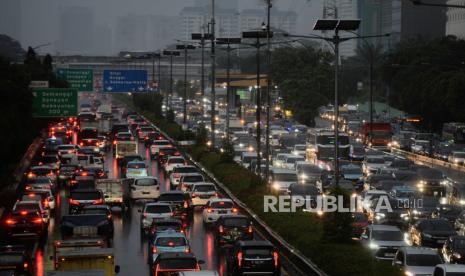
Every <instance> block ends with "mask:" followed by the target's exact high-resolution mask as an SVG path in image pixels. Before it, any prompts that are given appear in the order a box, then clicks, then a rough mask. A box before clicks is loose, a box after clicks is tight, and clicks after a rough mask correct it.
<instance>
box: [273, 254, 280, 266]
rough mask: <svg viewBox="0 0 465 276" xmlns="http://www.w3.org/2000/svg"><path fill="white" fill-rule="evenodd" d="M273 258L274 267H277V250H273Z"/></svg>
mask: <svg viewBox="0 0 465 276" xmlns="http://www.w3.org/2000/svg"><path fill="white" fill-rule="evenodd" d="M273 259H274V267H278V261H279V254H278V252H276V251H275V252H273Z"/></svg>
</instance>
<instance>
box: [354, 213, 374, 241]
mask: <svg viewBox="0 0 465 276" xmlns="http://www.w3.org/2000/svg"><path fill="white" fill-rule="evenodd" d="M352 218H353V222H352V237H354V238H361V237H362V234H363V233H365V231H366V228H367V227H368V225H370V221H369V219H368V216H367V214H365V213H363V212H354V213H352Z"/></svg>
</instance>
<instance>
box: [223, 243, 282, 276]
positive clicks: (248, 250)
mask: <svg viewBox="0 0 465 276" xmlns="http://www.w3.org/2000/svg"><path fill="white" fill-rule="evenodd" d="M227 268H228V272H229V273H230V274H231V275H273V276H279V275H281V261H280V257H279V252H278V251H277V249H276V248H275V247H274V245H273V244H271V243H270V242H269V241H266V240H247V241H238V242H236V244H235V245H234V248H233V249H232V253H231V254H230V255H229V258H228V259H227Z"/></svg>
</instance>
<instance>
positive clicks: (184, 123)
mask: <svg viewBox="0 0 465 276" xmlns="http://www.w3.org/2000/svg"><path fill="white" fill-rule="evenodd" d="M176 49H177V50H184V96H183V101H182V102H183V116H182V128H183V130H187V50H193V49H195V46H194V45H189V44H181V45H176Z"/></svg>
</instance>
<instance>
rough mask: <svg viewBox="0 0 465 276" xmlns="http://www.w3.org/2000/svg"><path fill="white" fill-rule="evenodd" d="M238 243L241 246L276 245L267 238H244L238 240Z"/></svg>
mask: <svg viewBox="0 0 465 276" xmlns="http://www.w3.org/2000/svg"><path fill="white" fill-rule="evenodd" d="M237 245H239V246H241V247H246V246H271V247H274V245H273V244H272V243H271V242H269V241H267V240H243V241H238V242H237Z"/></svg>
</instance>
